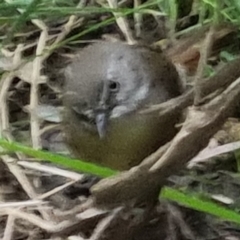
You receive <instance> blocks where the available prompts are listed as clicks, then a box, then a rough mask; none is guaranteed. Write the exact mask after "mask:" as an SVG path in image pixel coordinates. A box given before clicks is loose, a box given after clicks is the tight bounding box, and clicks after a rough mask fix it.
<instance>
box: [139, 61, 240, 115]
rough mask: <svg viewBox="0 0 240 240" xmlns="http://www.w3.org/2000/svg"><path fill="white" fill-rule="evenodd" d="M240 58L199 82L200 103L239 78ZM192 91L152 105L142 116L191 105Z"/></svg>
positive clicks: (167, 111) (161, 113)
mask: <svg viewBox="0 0 240 240" xmlns="http://www.w3.org/2000/svg"><path fill="white" fill-rule="evenodd" d="M239 66H240V58H237V59H235V60H233V61H231V62H229V63H228V64H226V65H225V66H223V67H222V68H221V69H220V70H219V71H218V72H217V74H216V75H214V76H212V77H209V78H207V79H204V81H201V82H200V85H201V86H200V87H201V92H202V101H204V100H205V99H204V97H206V96H207V95H210V94H211V93H213V92H214V91H216V89H220V90H222V91H223V90H224V89H226V88H227V87H228V85H230V84H231V83H232V82H233V81H234V80H236V79H237V78H238V77H239V76H240V67H239ZM193 98H194V91H193V89H191V90H189V91H188V92H186V93H185V94H183V95H181V96H180V97H177V98H173V99H171V100H169V101H167V102H164V103H161V104H157V105H153V106H151V107H150V108H148V109H146V110H143V111H141V113H142V114H146V113H151V112H153V111H159V112H160V116H161V115H164V114H166V113H171V112H173V111H176V110H182V109H185V108H186V107H188V106H190V105H192V104H193Z"/></svg>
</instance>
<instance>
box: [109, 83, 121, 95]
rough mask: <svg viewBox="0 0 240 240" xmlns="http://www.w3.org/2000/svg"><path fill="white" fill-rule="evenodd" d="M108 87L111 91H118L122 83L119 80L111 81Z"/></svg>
mask: <svg viewBox="0 0 240 240" xmlns="http://www.w3.org/2000/svg"><path fill="white" fill-rule="evenodd" d="M108 87H109V89H110V91H111V92H118V90H119V88H120V84H119V82H116V81H109V84H108Z"/></svg>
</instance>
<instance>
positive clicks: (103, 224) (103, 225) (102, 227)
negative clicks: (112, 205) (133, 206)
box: [89, 207, 122, 240]
mask: <svg viewBox="0 0 240 240" xmlns="http://www.w3.org/2000/svg"><path fill="white" fill-rule="evenodd" d="M121 210H122V207H119V208H116V209H114V210H113V211H112V212H111V213H109V215H108V216H106V217H105V218H103V219H102V220H101V221H100V222H99V223H98V225H97V227H96V228H95V229H94V231H93V234H92V236H91V238H90V239H89V240H98V239H101V238H102V236H103V235H104V231H106V229H107V228H108V227H109V226H110V225H111V222H112V221H113V220H114V219H115V218H116V217H117V216H118V214H119V213H120V211H121Z"/></svg>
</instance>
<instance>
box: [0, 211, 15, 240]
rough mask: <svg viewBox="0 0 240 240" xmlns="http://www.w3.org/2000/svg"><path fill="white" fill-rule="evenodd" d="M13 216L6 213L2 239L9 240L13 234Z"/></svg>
mask: <svg viewBox="0 0 240 240" xmlns="http://www.w3.org/2000/svg"><path fill="white" fill-rule="evenodd" d="M14 222H15V217H14V216H13V215H11V214H10V215H8V219H7V224H6V227H5V230H4V235H3V238H2V240H11V239H12V236H13V230H14Z"/></svg>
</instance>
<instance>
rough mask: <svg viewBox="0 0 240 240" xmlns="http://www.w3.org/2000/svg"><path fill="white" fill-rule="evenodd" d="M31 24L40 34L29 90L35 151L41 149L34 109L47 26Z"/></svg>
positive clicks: (36, 102) (41, 23)
mask: <svg viewBox="0 0 240 240" xmlns="http://www.w3.org/2000/svg"><path fill="white" fill-rule="evenodd" d="M32 22H33V23H34V24H35V25H36V26H38V27H39V28H40V29H41V30H42V32H41V34H40V38H39V41H38V45H37V49H36V57H35V59H34V60H33V71H32V79H31V90H30V125H31V139H32V146H33V148H35V149H40V148H41V139H40V134H39V131H40V126H39V118H38V116H37V115H36V113H35V111H34V109H36V108H37V107H38V103H39V100H38V96H39V94H38V88H39V79H40V75H41V66H42V62H43V57H42V56H41V54H42V53H43V50H44V47H45V45H46V39H47V36H48V32H47V26H45V24H44V23H43V22H42V21H39V20H32Z"/></svg>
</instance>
